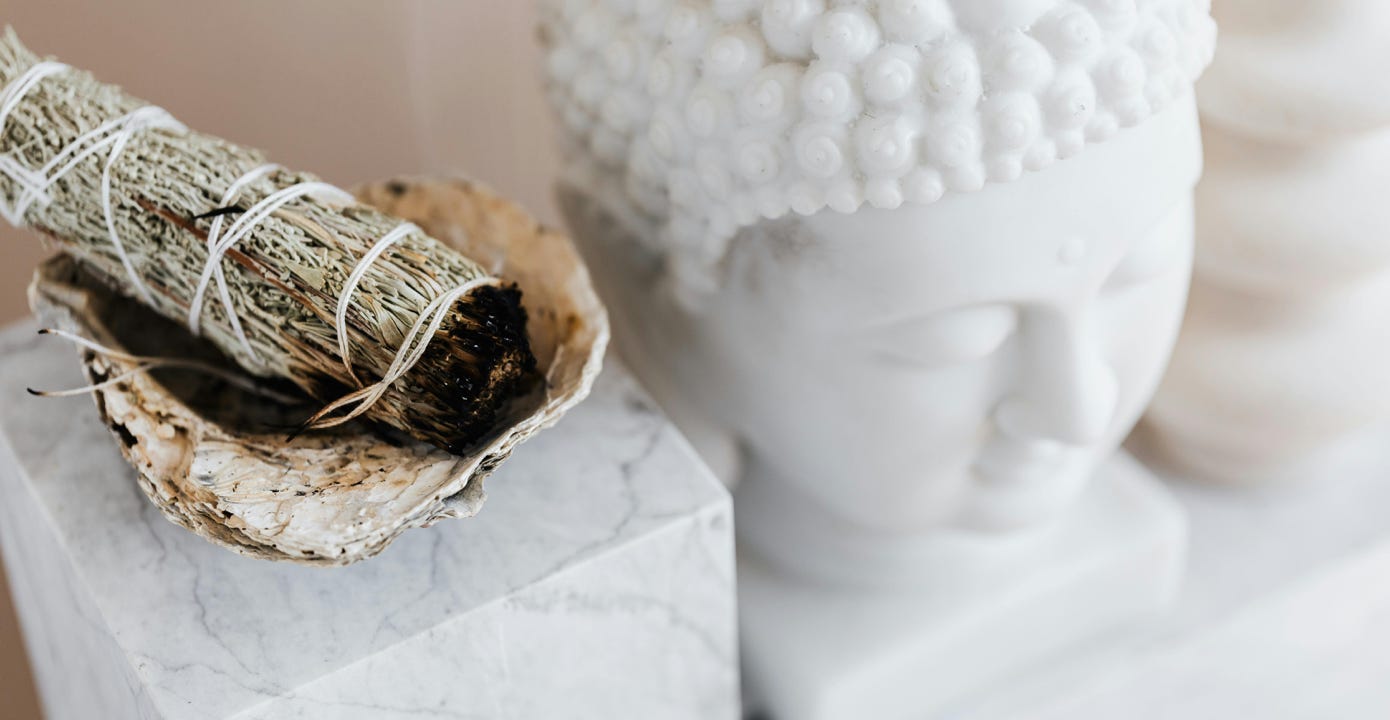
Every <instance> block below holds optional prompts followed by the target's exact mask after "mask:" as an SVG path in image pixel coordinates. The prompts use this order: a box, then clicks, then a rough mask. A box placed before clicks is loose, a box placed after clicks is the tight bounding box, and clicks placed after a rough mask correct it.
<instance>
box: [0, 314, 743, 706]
mask: <svg viewBox="0 0 1390 720" xmlns="http://www.w3.org/2000/svg"><path fill="white" fill-rule="evenodd" d="M33 332H34V330H33V327H32V326H30V325H22V326H19V327H15V328H12V329H10V330H8V331H6V332H4V333H3V334H0V378H3V379H4V382H3V384H0V542H2V543H3V549H4V557H5V561H6V564H7V566H8V568H9V570H10V573H11V579H12V587H13V589H14V594H15V601H16V605H17V609H18V612H19V615H20V619H21V623H22V625H23V627H24V633H25V638H26V642H27V645H28V650H29V655H30V658H31V659H32V661H33V664H34V669H35V674H36V676H37V680H38V684H39V688H40V693H41V695H42V697H43V701H44V705H45V708H46V710H47V713H48V715H49V716H50V717H51V718H54V719H55V720H65V719H67V718H75V719H88V718H110V719H124V718H219V719H220V718H241V719H246V720H250V719H251V718H276V719H277V720H279V719H282V718H333V719H334V720H353V719H356V718H361V719H363V720H367V719H370V720H392V719H394V718H415V719H418V718H518V719H528V720H529V719H531V718H628V717H631V718H692V719H693V718H700V719H701V720H703V719H705V718H733V717H736V716H737V714H738V712H739V710H738V699H739V698H738V669H737V666H738V662H737V660H738V658H737V638H736V627H735V624H736V623H735V601H734V562H733V561H734V557H733V537H732V522H731V515H730V503H729V499H728V495H727V493H726V492H725V491H724V490H723V488H722V487H721V486H720V485H719V484H718V483H717V481H716V480H715V479H714V478H713V476H712V475H711V474H710V473H709V472H708V470H707V469H706V468H705V467H704V466H703V465H702V464H701V463H700V462H699V461H698V460H697V459H696V457H695V455H694V454H693V453H692V451H691V450H690V448H689V447H688V446H687V444H686V442H685V440H684V439H683V438H682V437H681V436H680V435H679V434H678V433H677V432H676V431H675V430H674V429H673V427H672V426H671V424H670V423H669V422H668V421H667V420H666V419H665V417H664V416H663V415H662V414H661V413H660V412H659V411H658V410H656V409H655V406H653V405H652V404H651V403H650V401H649V400H648V399H647V397H646V396H645V394H644V393H643V392H642V391H641V390H640V389H639V387H638V386H637V384H636V383H635V382H634V381H633V380H632V378H631V376H630V375H628V373H627V372H626V371H625V370H624V369H623V368H622V367H621V366H619V365H617V364H616V363H614V364H612V365H610V367H609V368H608V369H607V370H606V371H605V374H604V376H603V377H602V378H601V379H600V381H599V383H598V385H597V386H596V388H595V390H594V393H593V396H592V397H591V398H590V399H589V400H588V401H586V402H585V403H584V404H583V405H581V406H580V407H579V408H578V409H576V410H575V411H574V412H573V413H572V414H571V415H570V416H568V417H567V418H566V419H565V420H564V422H562V423H561V424H560V425H559V426H557V427H556V428H554V429H553V430H551V431H549V432H547V433H544V434H543V435H542V436H540V437H538V438H537V439H535V440H533V441H532V442H529V443H527V444H526V445H525V446H524V447H522V448H521V449H520V450H518V452H517V453H516V455H515V457H514V458H512V460H511V461H509V462H508V463H507V464H506V465H504V466H503V467H502V468H501V469H500V470H499V471H498V472H497V474H496V475H495V476H493V477H492V478H490V479H489V480H488V483H487V487H488V492H489V495H490V497H489V500H488V502H487V505H486V506H485V508H484V510H483V512H482V513H481V514H480V515H479V516H478V517H477V518H474V519H471V520H467V521H451V522H445V523H442V524H440V525H437V526H435V527H433V528H430V529H427V530H419V531H414V532H411V533H409V534H407V535H406V536H404V537H403V538H402V539H401V540H400V541H398V543H397V544H396V545H394V546H393V547H392V548H391V549H390V550H388V551H387V552H386V553H385V554H384V555H383V556H381V557H380V558H377V559H375V560H371V561H368V562H365V563H362V564H360V565H355V566H352V567H348V568H345V569H334V570H328V569H318V568H306V567H299V566H292V565H282V564H272V563H266V562H263V561H256V560H249V559H246V558H242V557H240V556H237V555H234V554H232V553H229V552H227V551H226V550H223V549H220V548H217V547H214V546H213V545H210V544H208V543H207V542H205V541H203V540H202V539H200V538H198V537H196V536H194V535H193V534H191V533H189V532H187V531H185V530H182V529H180V528H178V527H175V526H174V525H172V524H170V523H169V522H167V521H166V520H164V518H163V517H162V516H161V515H160V514H159V512H158V510H156V509H155V508H154V507H152V506H151V505H150V504H149V502H148V501H147V500H146V499H145V498H144V497H143V496H142V495H141V494H140V492H139V491H138V490H137V488H136V487H135V484H134V481H133V479H132V477H131V474H132V471H131V470H130V468H129V467H127V466H126V465H125V463H124V462H123V461H122V460H121V459H120V456H119V454H118V452H117V449H116V447H115V444H114V440H113V439H112V438H111V437H110V435H109V433H108V431H107V430H106V429H105V428H104V427H103V426H102V425H101V423H100V422H99V421H98V419H97V415H96V412H95V411H94V410H93V408H92V407H91V403H90V401H89V400H87V399H69V400H40V399H37V398H31V397H28V396H27V395H26V394H25V393H24V387H25V386H34V387H43V388H62V387H71V386H75V385H78V384H80V382H81V381H80V379H79V374H78V372H77V362H76V358H75V357H74V355H73V351H72V349H71V348H70V347H69V346H67V345H65V344H62V343H54V342H52V341H51V340H50V341H47V342H45V340H44V339H43V338H40V337H37V336H35V335H34V334H33ZM0 714H3V710H0Z"/></svg>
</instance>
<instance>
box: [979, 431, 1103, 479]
mask: <svg viewBox="0 0 1390 720" xmlns="http://www.w3.org/2000/svg"><path fill="white" fill-rule="evenodd" d="M1081 449H1082V448H1080V447H1077V446H1072V445H1064V444H1062V443H1059V442H1056V441H1052V440H1019V439H1016V438H1009V437H1004V436H996V437H995V438H994V439H992V440H991V441H990V442H989V443H987V444H986V445H985V447H984V450H983V451H982V452H981V453H980V457H979V459H978V460H976V461H975V470H976V472H977V473H978V474H979V476H980V477H981V479H983V480H985V481H987V482H991V481H997V482H1004V483H1012V482H1015V481H1017V480H1018V479H1020V478H1019V477H1018V476H1020V475H1030V476H1031V475H1036V474H1038V473H1046V472H1047V471H1049V470H1051V469H1052V468H1054V467H1056V466H1057V465H1059V464H1061V463H1062V462H1065V461H1066V459H1067V458H1068V457H1070V456H1071V455H1073V454H1074V453H1076V452H1079V451H1080V450H1081Z"/></svg>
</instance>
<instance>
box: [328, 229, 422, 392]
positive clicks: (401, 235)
mask: <svg viewBox="0 0 1390 720" xmlns="http://www.w3.org/2000/svg"><path fill="white" fill-rule="evenodd" d="M419 231H420V228H419V227H417V226H416V225H415V223H401V224H400V225H397V226H396V227H395V229H393V230H392V231H391V232H389V233H386V234H385V235H383V236H382V238H381V239H380V240H378V241H376V243H375V244H373V245H372V249H371V250H368V251H367V254H366V255H363V256H362V259H361V260H360V261H359V262H358V263H357V267H354V268H353V269H352V274H351V275H349V276H348V279H347V284H346V285H344V286H343V290H342V292H340V293H338V308H337V313H336V315H335V317H334V329H335V330H336V331H337V333H338V354H339V355H341V356H342V358H343V368H344V369H345V370H347V374H348V377H350V378H352V381H353V382H354V383H355V384H357V386H358V387H361V386H362V381H361V380H358V379H357V373H356V372H355V371H354V370H353V369H352V344H351V343H349V342H348V325H347V313H348V304H349V302H350V301H351V300H352V294H353V293H354V292H356V291H357V285H358V284H359V283H361V282H362V278H364V277H366V275H367V270H369V269H370V268H371V266H372V263H374V262H376V261H377V258H379V257H381V256H382V254H384V253H385V252H386V251H387V250H389V249H390V248H391V246H392V245H395V244H396V243H398V242H400V241H401V240H403V239H405V237H406V236H407V235H410V234H411V233H413V232H419ZM397 356H398V357H399V353H398V354H397Z"/></svg>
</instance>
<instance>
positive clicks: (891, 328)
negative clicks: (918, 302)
mask: <svg viewBox="0 0 1390 720" xmlns="http://www.w3.org/2000/svg"><path fill="white" fill-rule="evenodd" d="M1017 329H1018V313H1017V311H1016V310H1015V309H1014V308H1012V307H1010V306H1007V305H972V306H969V307H962V308H955V309H951V310H943V311H940V312H936V313H933V314H931V315H928V316H926V317H919V318H911V319H908V320H903V321H900V322H895V323H893V324H891V325H886V326H882V327H879V328H876V329H875V331H874V333H873V335H872V337H871V339H870V342H871V347H872V351H873V353H874V354H875V355H876V356H878V357H879V358H881V359H882V360H884V361H886V362H889V363H892V364H895V365H907V366H910V367H920V368H933V367H944V366H949V365H956V364H960V363H966V362H971V361H974V360H980V359H983V358H985V357H988V356H990V355H992V354H994V353H995V351H997V350H999V348H1000V347H1001V346H1002V345H1003V344H1004V343H1005V341H1007V340H1008V339H1009V337H1011V336H1012V335H1013V334H1014V332H1015V331H1016V330H1017Z"/></svg>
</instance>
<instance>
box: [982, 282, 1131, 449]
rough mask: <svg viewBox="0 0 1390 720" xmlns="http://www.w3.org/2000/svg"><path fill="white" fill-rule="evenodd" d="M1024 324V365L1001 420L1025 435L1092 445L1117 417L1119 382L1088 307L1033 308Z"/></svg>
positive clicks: (997, 414)
mask: <svg viewBox="0 0 1390 720" xmlns="http://www.w3.org/2000/svg"><path fill="white" fill-rule="evenodd" d="M1022 320H1023V322H1022V323H1021V327H1020V337H1019V339H1020V349H1021V351H1022V352H1021V354H1020V358H1019V362H1020V365H1019V368H1018V373H1017V377H1016V382H1015V385H1014V387H1013V389H1012V392H1011V393H1010V394H1009V395H1008V396H1007V397H1006V398H1005V399H1004V401H1003V402H1002V403H1000V405H999V407H998V409H997V410H996V412H995V423H996V425H997V426H998V427H999V429H1000V430H1001V431H1002V432H1004V433H1005V434H1006V435H1008V436H1011V437H1014V438H1015V439H1019V440H1025V441H1026V440H1050V441H1054V442H1059V443H1063V444H1067V445H1086V444H1089V443H1093V442H1096V441H1098V440H1100V439H1101V438H1102V437H1104V435H1105V432H1106V430H1108V429H1109V427H1110V425H1111V423H1112V421H1113V420H1114V417H1115V409H1116V404H1117V401H1118V398H1119V381H1118V379H1117V378H1116V377H1115V372H1114V370H1113V369H1112V368H1111V367H1110V364H1109V363H1108V362H1107V361H1106V359H1105V353H1104V349H1103V345H1102V342H1101V337H1100V334H1099V332H1098V331H1097V328H1096V327H1095V320H1094V318H1093V316H1092V315H1091V314H1090V313H1088V312H1078V311H1066V310H1062V309H1058V308H1029V309H1027V310H1025V311H1024V313H1023V317H1022Z"/></svg>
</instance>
